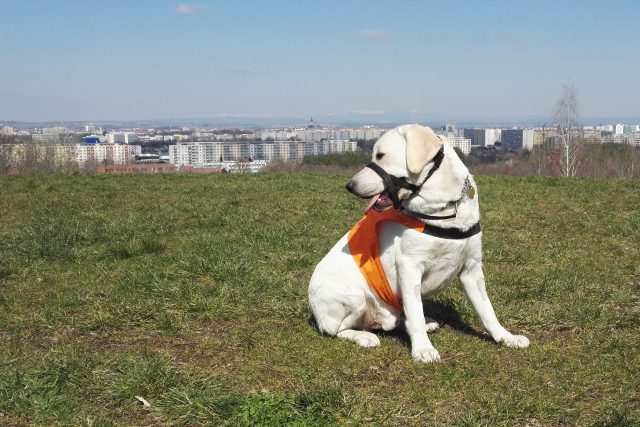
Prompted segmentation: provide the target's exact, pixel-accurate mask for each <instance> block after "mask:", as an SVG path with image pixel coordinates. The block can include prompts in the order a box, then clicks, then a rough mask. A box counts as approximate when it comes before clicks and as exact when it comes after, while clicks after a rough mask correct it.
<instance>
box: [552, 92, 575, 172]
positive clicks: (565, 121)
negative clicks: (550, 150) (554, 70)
mask: <svg viewBox="0 0 640 427" xmlns="http://www.w3.org/2000/svg"><path fill="white" fill-rule="evenodd" d="M578 111H579V107H578V94H577V90H576V87H575V86H574V85H573V84H571V83H565V84H564V85H563V87H562V93H561V95H560V98H558V102H557V103H556V108H555V111H554V113H553V117H554V120H555V121H556V123H557V124H558V131H559V133H560V138H561V145H562V146H561V162H560V173H561V174H562V175H564V176H566V177H574V176H576V173H577V169H578V165H579V142H580V134H579V130H578Z"/></svg>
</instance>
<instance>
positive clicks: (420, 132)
mask: <svg viewBox="0 0 640 427" xmlns="http://www.w3.org/2000/svg"><path fill="white" fill-rule="evenodd" d="M405 139H406V140H407V167H408V168H409V172H411V173H412V174H414V175H419V174H420V173H421V172H422V169H424V167H425V166H426V165H427V164H428V163H429V162H430V161H431V159H433V158H434V157H435V155H436V154H437V153H438V150H439V149H440V147H442V140H441V139H440V138H438V135H436V134H435V132H434V131H433V130H431V129H429V128H426V127H423V126H420V125H410V126H409V127H408V128H407V130H406V134H405Z"/></svg>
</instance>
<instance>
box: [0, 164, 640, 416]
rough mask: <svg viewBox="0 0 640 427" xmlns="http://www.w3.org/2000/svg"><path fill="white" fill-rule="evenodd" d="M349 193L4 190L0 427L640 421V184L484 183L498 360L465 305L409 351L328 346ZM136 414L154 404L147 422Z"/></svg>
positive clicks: (328, 184) (302, 184)
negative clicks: (321, 276) (328, 291)
mask: <svg viewBox="0 0 640 427" xmlns="http://www.w3.org/2000/svg"><path fill="white" fill-rule="evenodd" d="M346 179H347V177H346V176H341V175H311V174H308V175H307V174H292V175H289V174H259V175H243V176H239V175H216V176H200V175H166V176H165V175H156V176H93V175H43V176H19V177H0V201H1V203H0V424H3V425H5V424H6V425H24V424H40V425H51V424H54V425H55V424H57V425H95V426H108V425H157V424H178V425H194V424H210V425H220V424H225V423H226V424H227V425H313V426H316V425H335V424H342V425H381V424H382V425H457V426H476V425H486V426H496V425H497V426H501V425H502V426H512V425H521V426H525V425H531V426H535V425H543V426H547V425H549V426H557V425H587V426H589V425H593V426H621V425H634V424H638V423H640V400H639V399H640V380H639V378H640V372H639V369H638V366H639V365H640V357H639V355H638V354H639V348H638V347H639V344H638V341H639V340H638V338H639V336H640V243H639V238H640V235H639V234H640V233H639V232H638V230H639V229H640V211H639V209H638V206H640V183H638V182H629V181H627V182H624V181H594V180H564V179H555V178H507V177H483V176H481V177H478V183H479V190H480V198H481V209H482V221H483V230H484V245H485V246H484V253H485V274H486V277H487V285H488V289H489V293H490V295H491V297H492V299H493V302H494V306H495V308H496V311H497V314H498V317H499V318H500V319H501V320H502V322H503V323H504V324H505V325H506V326H507V328H509V329H510V330H512V331H513V332H517V333H523V334H526V335H527V336H529V338H530V339H531V341H532V345H531V347H530V348H529V349H527V350H514V349H509V348H503V347H501V346H498V345H496V344H494V343H492V342H491V341H489V340H488V339H486V337H485V336H483V335H482V327H481V325H480V323H479V321H478V319H477V317H476V316H475V314H474V313H473V310H472V308H471V306H470V304H469V303H468V302H467V300H466V298H465V296H464V294H463V293H462V292H461V290H460V289H459V286H453V287H452V288H450V289H448V290H447V291H446V292H444V293H442V294H440V295H439V296H438V297H437V298H435V299H434V300H433V301H431V302H429V303H428V304H426V306H425V307H426V308H425V311H426V312H427V314H429V315H432V316H434V317H436V318H437V319H439V320H440V321H442V322H443V323H444V325H443V327H442V328H441V330H440V331H438V332H436V333H433V334H431V338H432V341H433V343H434V345H435V346H436V348H438V350H439V351H440V354H441V355H442V358H443V360H442V361H441V362H440V363H436V364H431V365H422V364H418V363H416V362H414V361H413V359H412V358H411V355H410V350H409V348H408V341H407V338H406V336H405V334H404V332H396V333H392V334H386V335H383V336H382V345H381V346H380V347H379V348H375V349H360V348H357V347H356V346H355V345H354V344H352V343H350V342H346V341H343V340H337V339H332V338H327V337H322V336H320V335H319V334H318V333H317V331H316V330H315V328H314V326H313V324H312V322H311V318H310V312H309V310H308V308H307V297H306V290H307V283H308V279H309V277H310V275H311V273H312V271H313V268H314V266H315V264H316V263H317V262H318V261H319V260H320V259H321V258H322V256H324V254H325V253H326V252H327V251H328V250H329V249H330V248H331V246H333V244H334V243H335V242H336V240H337V239H338V238H339V237H340V236H341V235H342V234H343V233H345V232H346V231H347V230H348V228H349V227H350V226H351V225H352V224H353V223H354V222H355V221H356V220H357V219H358V218H359V217H360V215H361V213H362V209H363V207H364V204H365V202H364V201H362V200H358V199H356V198H355V197H352V196H350V195H348V194H347V192H346V191H344V190H343V186H344V183H345V181H346ZM135 396H141V397H143V398H145V399H146V400H147V401H148V402H149V403H150V404H151V406H150V407H144V406H143V405H142V404H140V403H139V401H138V400H137V399H136V397H135Z"/></svg>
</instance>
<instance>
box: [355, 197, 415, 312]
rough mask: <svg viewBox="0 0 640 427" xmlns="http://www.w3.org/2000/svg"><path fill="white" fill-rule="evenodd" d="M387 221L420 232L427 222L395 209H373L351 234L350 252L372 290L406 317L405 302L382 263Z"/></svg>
mask: <svg viewBox="0 0 640 427" xmlns="http://www.w3.org/2000/svg"><path fill="white" fill-rule="evenodd" d="M384 221H393V222H397V223H400V224H402V225H404V226H405V227H408V228H413V229H414V230H417V231H420V232H422V230H424V222H422V221H420V220H418V219H416V218H413V217H410V216H407V215H403V214H402V213H400V212H399V211H398V210H396V209H387V210H385V211H382V212H377V211H376V210H374V209H371V210H369V212H367V213H366V214H365V216H364V217H362V219H361V220H360V221H358V222H357V223H356V225H354V226H353V228H352V229H351V230H350V231H349V250H350V251H351V256H353V259H354V261H355V262H356V264H357V265H358V268H360V272H361V273H362V275H363V276H364V278H365V279H366V281H367V283H368V284H369V287H370V288H371V290H373V291H374V292H375V293H376V294H377V295H378V297H380V299H381V300H382V301H384V302H385V303H386V304H387V305H388V306H390V307H391V308H393V309H394V310H395V311H396V312H398V313H403V312H404V309H403V308H402V301H400V300H399V299H398V297H397V296H396V295H395V294H394V293H393V291H392V290H391V285H389V281H388V280H387V276H386V274H385V273H384V268H383V267H382V263H381V262H380V241H379V240H378V236H379V233H378V231H379V229H380V224H382V223H383V222H384Z"/></svg>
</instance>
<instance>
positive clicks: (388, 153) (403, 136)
mask: <svg viewBox="0 0 640 427" xmlns="http://www.w3.org/2000/svg"><path fill="white" fill-rule="evenodd" d="M441 148H443V140H442V139H441V138H440V137H439V136H438V135H436V134H435V132H434V131H433V130H432V129H430V128H427V127H423V126H420V125H415V124H414V125H404V126H399V127H397V128H395V129H392V130H390V131H388V132H386V133H385V134H384V135H382V136H381V137H380V139H378V141H377V142H376V144H375V145H374V147H373V155H372V162H373V163H375V164H376V165H378V166H379V167H380V168H382V170H384V171H385V172H386V173H387V174H389V175H391V176H394V177H396V178H404V179H406V182H408V183H410V184H413V185H419V184H420V183H421V180H423V179H424V178H425V177H426V175H427V174H428V172H429V170H430V169H431V168H432V167H433V163H434V158H435V157H436V154H437V153H438V151H439V150H440V149H441ZM446 152H447V154H448V155H450V153H453V156H455V158H456V159H457V160H458V162H459V163H460V164H462V163H461V162H460V161H459V159H458V158H457V156H456V155H455V152H454V151H453V150H446ZM463 167H464V166H463ZM441 169H443V170H442V171H441V172H440V171H438V172H436V173H435V174H434V176H433V179H431V178H430V180H429V182H428V183H427V184H425V185H424V187H421V188H420V189H419V190H417V191H416V192H415V194H414V192H413V191H411V190H410V189H406V188H399V189H397V197H398V200H400V201H405V204H406V203H408V202H409V201H407V199H409V198H410V197H411V198H412V199H414V197H412V196H415V195H421V198H422V199H423V200H422V201H413V200H412V201H411V202H412V204H416V203H417V204H425V202H424V199H425V197H423V196H425V194H426V195H428V193H429V191H430V189H433V188H435V187H438V186H441V187H442V186H445V187H448V186H449V185H451V184H453V183H452V180H451V179H443V178H442V177H438V176H436V175H438V174H440V175H447V176H451V175H452V171H451V170H446V169H451V164H450V162H447V161H446V160H445V161H444V162H443V164H442V167H441ZM464 169H465V170H466V168H464ZM453 175H460V174H458V173H454V174H453ZM461 176H462V175H461ZM457 180H458V179H456V181H457ZM462 180H464V177H463V178H462ZM432 181H433V182H432ZM455 187H456V188H455V190H456V191H458V192H459V191H460V190H459V189H460V188H461V187H458V185H455ZM347 190H349V191H350V192H351V193H353V194H354V195H356V196H358V197H362V198H371V201H370V203H369V206H367V210H369V209H371V208H375V209H376V210H384V209H387V208H389V207H391V206H393V201H392V197H391V195H390V194H389V193H388V191H387V190H388V188H386V187H385V183H384V181H383V179H382V177H381V176H380V175H379V174H378V173H376V172H375V171H374V170H373V169H371V168H370V167H366V168H364V169H362V170H361V171H360V172H358V173H356V174H355V175H354V176H353V178H351V180H350V181H349V182H348V183H347ZM445 190H446V188H445ZM431 192H432V193H434V192H433V191H431ZM432 196H433V197H431V199H434V200H433V201H434V202H435V201H436V199H441V198H446V197H449V196H448V195H443V194H432ZM456 198H457V197H456ZM427 204H428V203H427Z"/></svg>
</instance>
